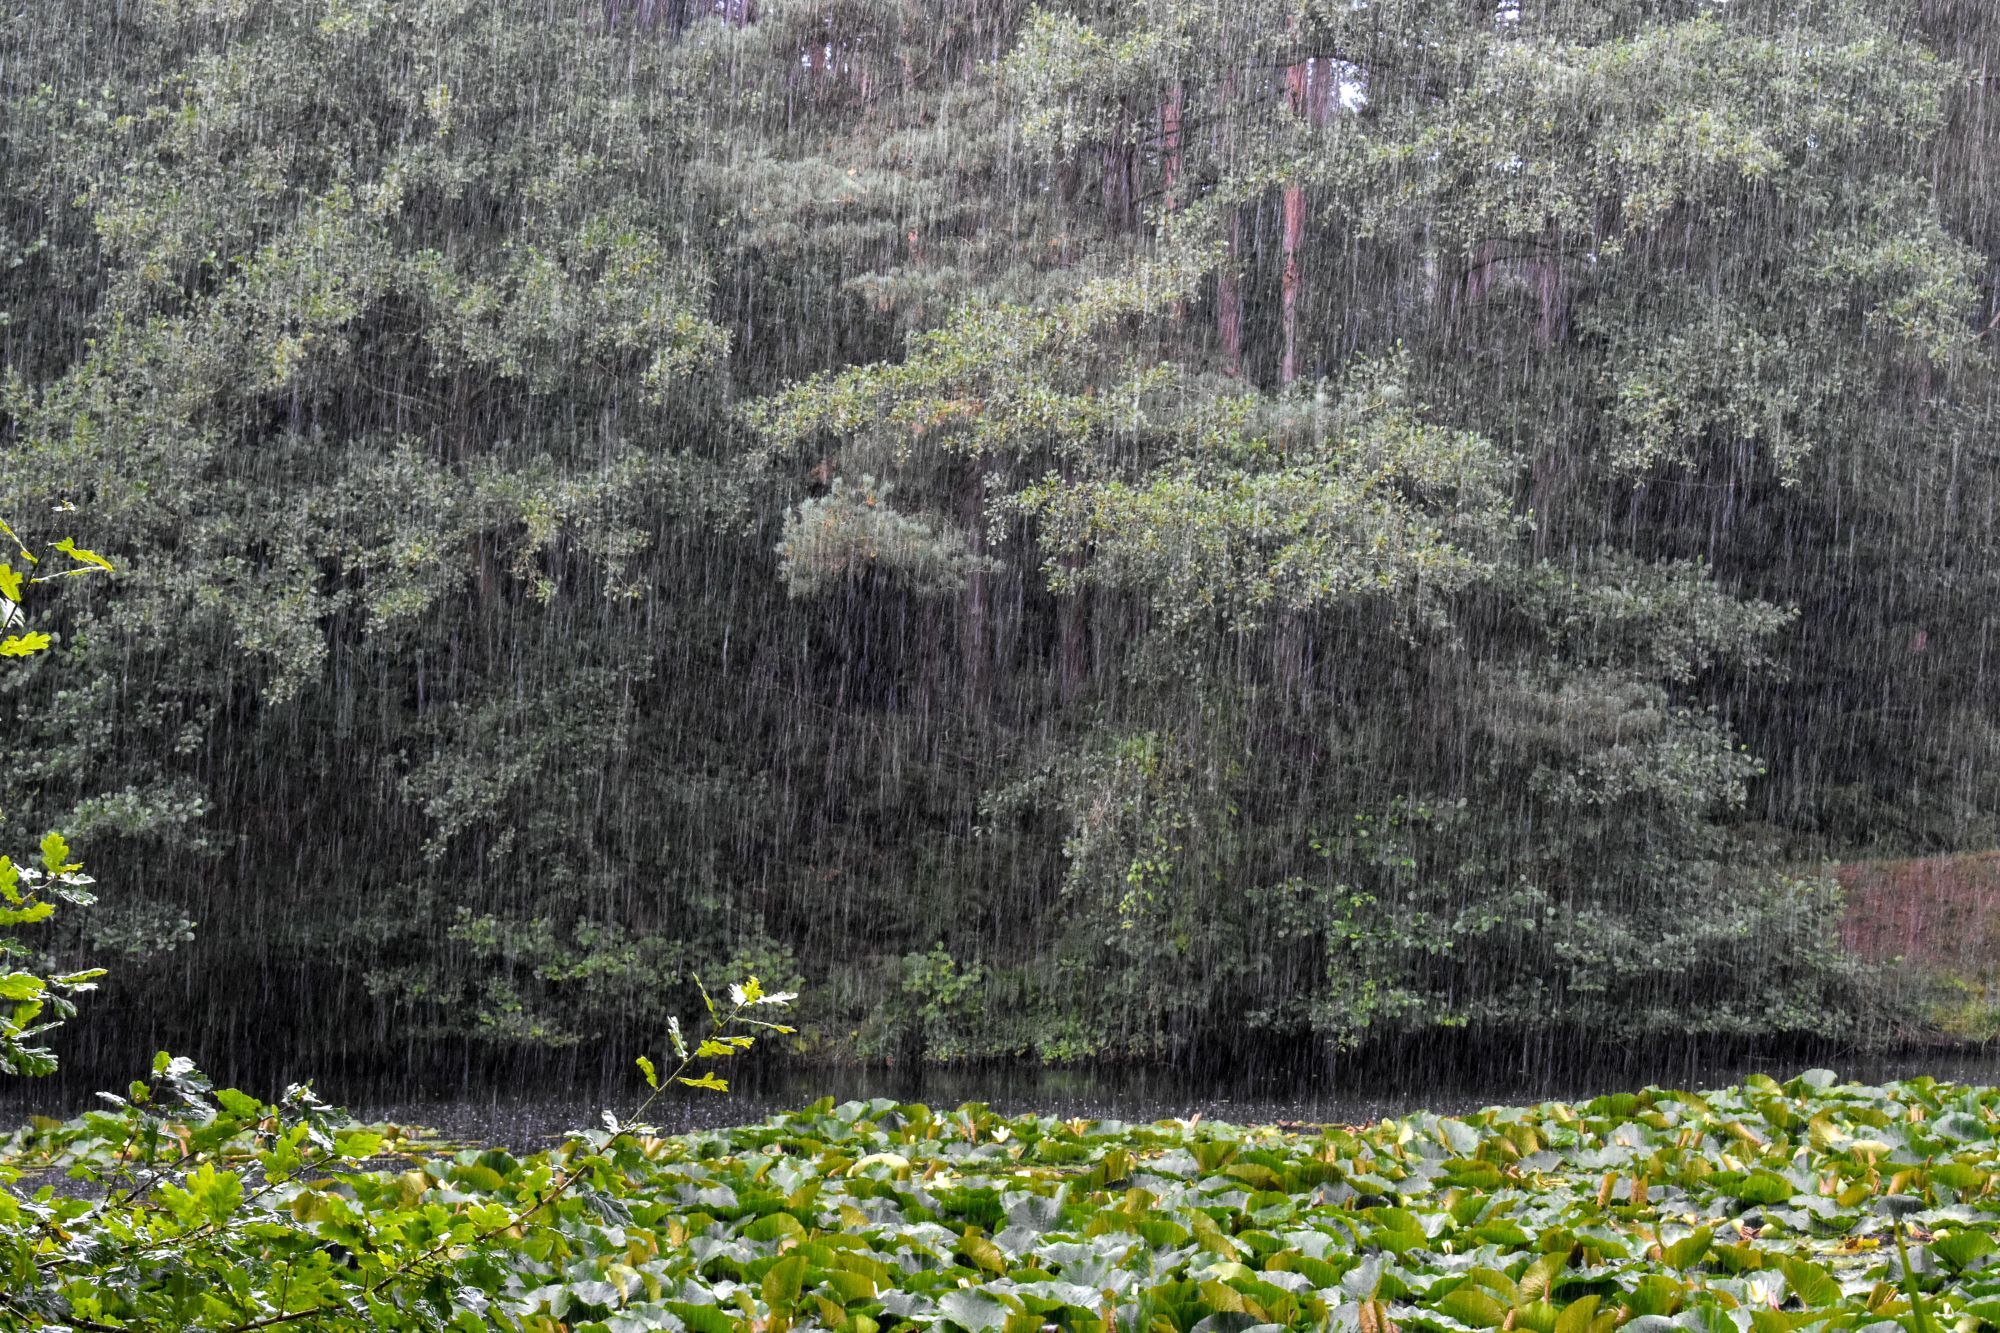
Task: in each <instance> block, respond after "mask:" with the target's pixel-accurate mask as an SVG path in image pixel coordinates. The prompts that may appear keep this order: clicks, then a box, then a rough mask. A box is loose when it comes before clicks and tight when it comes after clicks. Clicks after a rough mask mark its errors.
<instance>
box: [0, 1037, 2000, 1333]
mask: <svg viewBox="0 0 2000 1333" xmlns="http://www.w3.org/2000/svg"><path fill="white" fill-rule="evenodd" d="M132 1093H133V1095H132V1096H131V1097H130V1098H122V1099H115V1100H114V1102H113V1105H112V1106H111V1108H110V1109H107V1110H101V1111H97V1112H92V1113H91V1114H89V1115H86V1116H84V1117H82V1118H81V1119H79V1120H75V1121H71V1122H69V1123H67V1124H56V1123H53V1122H45V1123H43V1124H40V1125H38V1126H36V1127H34V1128H31V1129H27V1130H23V1131H20V1132H18V1133H16V1134H15V1135H13V1136H12V1138H11V1139H10V1140H8V1141H6V1143H5V1145H4V1147H0V1168H4V1169H5V1170H6V1171H7V1172H8V1173H9V1174H10V1175H14V1176H15V1177H16V1178H21V1179H47V1178H48V1177H49V1176H50V1175H51V1174H52V1173H55V1172H58V1171H68V1172H70V1173H71V1174H73V1175H74V1176H76V1177H78V1178H80V1179H82V1180H84V1181H90V1182H96V1183H99V1184H102V1185H105V1186H108V1187H109V1188H110V1189H111V1190H112V1191H113V1193H112V1194H111V1195H110V1196H109V1197H107V1198H100V1199H95V1200H93V1199H85V1198H79V1197H76V1196H74V1195H72V1194H67V1193H64V1192H60V1191H57V1190H53V1189H50V1188H47V1187H44V1188H42V1189H40V1190H38V1191H37V1192H36V1193H35V1194H34V1196H33V1197H32V1198H29V1199H26V1200H18V1201H17V1200H16V1196H14V1195H12V1194H0V1199H4V1200H6V1201H8V1204H9V1205H10V1207H9V1210H8V1211H7V1212H6V1213H5V1214H0V1237H4V1241H5V1244H6V1245H7V1247H8V1248H7V1251H6V1260H7V1262H8V1263H9V1264H10V1265H12V1267H10V1269H9V1270H8V1271H9V1272H10V1274H12V1275H14V1276H16V1277H25V1278H26V1280H25V1281H17V1282H14V1283H11V1284H10V1285H9V1286H8V1287H7V1288H5V1294H4V1295H0V1310H4V1311H5V1312H6V1316H7V1317H9V1318H11V1320H12V1321H13V1323H14V1325H15V1326H25V1327H36V1326H38V1325H41V1324H43V1323H47V1324H57V1323H63V1324H67V1325H68V1326H71V1327H76V1326H81V1325H82V1324H83V1322H84V1321H89V1322H91V1323H95V1324H97V1325H99V1326H101V1327H109V1328H138V1327H159V1326H168V1327H174V1328H179V1329H205V1330H239V1331H243V1333H247V1330H248V1329H249V1328H251V1327H253V1326H257V1327H282V1326H285V1325H291V1324H300V1325H305V1326H309V1327H319V1328H328V1329H357V1330H358V1329H374V1328H382V1329H439V1330H442V1329H458V1328H468V1329H469V1328H475V1327H476V1328H495V1327H497V1328H505V1329H537V1328H546V1327H551V1326H554V1325H555V1324H557V1323H561V1324H566V1325H567V1326H568V1327H570V1328H573V1329H577V1330H617V1329H646V1328H666V1329H673V1328H691V1329H696V1330H712V1331H713V1333H737V1331H741V1330H749V1329H753V1328H762V1329H790V1328H803V1327H808V1326H810V1327H826V1328H833V1329H840V1330H847V1331H848V1333H868V1330H871V1329H878V1328H882V1327H887V1326H889V1325H891V1324H909V1325H913V1326H926V1325H928V1326H935V1327H938V1328H941V1329H951V1330H962V1331H963V1333H985V1331H987V1330H993V1331H995V1333H1005V1331H1006V1330H1009V1329H1014V1330H1026V1329H1028V1328H1030V1327H1031V1324H1030V1321H1033V1323H1032V1327H1036V1328H1041V1327H1047V1326H1049V1325H1055V1326H1057V1327H1060V1328H1063V1329H1066V1330H1071V1331H1072V1333H1114V1330H1118V1329H1125V1328H1131V1327H1135V1326H1136V1327H1142V1328H1172V1329H1176V1330H1192V1329H1195V1328H1200V1327H1204V1326H1205V1327H1206V1328H1208V1329H1214V1328H1218V1327H1233V1326H1240V1327H1252V1326H1257V1325H1261V1326H1265V1327H1270V1328H1286V1329H1308V1328H1317V1327H1324V1326H1327V1325H1328V1324H1340V1325H1344V1326H1349V1327H1358V1328H1361V1329H1364V1330H1368V1329H1372V1330H1376V1331H1377V1333H1383V1331H1386V1330H1389V1329H1395V1328H1409V1329H1423V1330H1427V1331H1428V1333H1464V1331H1465V1330H1471V1329H1496V1328H1510V1329H1529V1330H1536V1333H1610V1330H1612V1329H1617V1328H1625V1327H1629V1326H1633V1325H1637V1326H1638V1328H1639V1329H1640V1330H1646V1329H1652V1328H1667V1327H1700V1328H1722V1327H1736V1326H1739V1325H1740V1326H1747V1327H1751V1328H1754V1329H1756V1330H1760V1333H1779V1330H1783V1329H1788V1328H1794V1327H1805V1326H1823V1327H1827V1328H1831V1329H1840V1330H1850V1329H1859V1328H1864V1327H1869V1326H1871V1325H1879V1326H1881V1327H1885V1328H1886V1327H1893V1326H1896V1325H1905V1326H1907V1327H1908V1328H1910V1329H1912V1330H1914V1333H1935V1330H1937V1329H1940V1328H1953V1327H1957V1328H1965V1329H1977V1328H1982V1327H1987V1326H1991V1325H1993V1324H1994V1322H1995V1317H1996V1315H2000V1305H1996V1304H1995V1297H1994V1293H1993V1291H1992V1290H1991V1287H1992V1281H1993V1277H1992V1274H1993V1264H1992V1256H1993V1255H1994V1254H1995V1253H1996V1245H1995V1240H1994V1235H1993V1233H1994V1230H1995V1226H1996V1217H1995V1210H1994V1209H1993V1207H1992V1206H1991V1194H1992V1185H1993V1180H1994V1165H1995V1163H1994V1154H1995V1149H1996V1147H2000V1138H1996V1134H1995V1131H1994V1120H1995V1111H1996V1109H2000V1100H1996V1099H2000V1091H1996V1090H1995V1089H1992V1088H1978V1087H1963V1086H1958V1085H1953V1084H1942V1083H1936V1082H1933V1081H1931V1080H1928V1079H1918V1080H1912V1081H1910V1082H1906V1083H1895V1084H1890V1085H1888V1086H1885V1087H1861V1086H1856V1085H1853V1084H1843V1083H1840V1082H1839V1081H1838V1080H1836V1079H1835V1078H1834V1076H1833V1075H1831V1074H1829V1073H1827V1072H1826V1071H1824V1070H1814V1071H1809V1072H1808V1073H1806V1074H1803V1075H1801V1076H1799V1077H1798V1078H1795V1079H1792V1080H1790V1081H1789V1082H1786V1083H1783V1084H1780V1083H1777V1082H1775V1081H1774V1080H1771V1079H1769V1078H1764V1077H1761V1076H1760V1077H1757V1078H1753V1079H1751V1080H1750V1081H1749V1082H1747V1083H1746V1084H1744V1085H1743V1086H1740V1087H1735V1088H1726V1089H1721V1090H1718V1091H1713V1092H1705V1093H1693V1092H1682V1091H1670V1090H1665V1089H1660V1088H1649V1089H1646V1090H1645V1091H1643V1092H1639V1093H1616V1094H1610V1095H1606V1096H1602V1097H1598V1098H1595V1099H1593V1100H1590V1101H1587V1102H1582V1103H1577V1104H1566V1103H1559V1102H1548V1103H1543V1104H1541V1105H1538V1106H1528V1107H1499V1108H1493V1109H1489V1110H1485V1111H1480V1112H1477V1113H1474V1114H1470V1115H1464V1116H1439V1115H1434V1114H1429V1113H1418V1114H1414V1115H1409V1116H1405V1117H1402V1118H1398V1119H1384V1120H1382V1121H1380V1122H1378V1123H1376V1124H1373V1125H1368V1126H1342V1125H1326V1126H1316V1127H1309V1128H1303V1129H1301V1128H1296V1127H1295V1128H1291V1129H1280V1128H1277V1127H1272V1126H1235V1125H1229V1124H1222V1123H1216V1122H1211V1121H1192V1122H1191V1121H1182V1120H1166V1121H1160V1122H1158V1123H1155V1124H1152V1125H1127V1124H1123V1123H1120V1122H1117V1121H1090V1120H1058V1119H1055V1118H1053V1117H1049V1116H1034V1115H1024V1116H1014V1117H1009V1116H1003V1115H1000V1114H998V1113H996V1112H994V1111H993V1110H992V1109H991V1108H989V1107H986V1106H981V1105H977V1104H974V1105H967V1106H961V1107H959V1108H957V1109H956V1110H952V1111H943V1110H934V1109H932V1108H930V1107H927V1106H923V1105H918V1104H903V1105H898V1104H896V1103H894V1102H892V1101H889V1100H887V1099H877V1100H874V1101H870V1102H847V1103H844V1104H841V1105H835V1104H834V1103H833V1102H832V1100H831V1099H826V1100H823V1101H821V1102H819V1103H817V1104H815V1105H813V1106H811V1107H808V1108H806V1109H805V1110H802V1111H799V1112H795V1113H791V1114H785V1115H779V1116H775V1117H773V1118H772V1119H770V1120H768V1121H766V1122H765V1123H762V1124H757V1125H748V1126H744V1127H741V1128H736V1129H728V1130H721V1131H714V1132H707V1133H696V1134H688V1135H683V1136H678V1137H674V1138H661V1137H658V1136H657V1135H655V1134H653V1133H652V1132H651V1131H649V1130H646V1129H645V1128H643V1127H640V1126H633V1125H622V1126H621V1125H618V1124H615V1123H613V1124H608V1125H607V1127H606V1128H604V1129H601V1130H591V1131H588V1132H582V1133H577V1134H573V1135H571V1136H570V1137H569V1139H568V1140H567V1141H566V1142H565V1143H564V1144H563V1145H562V1146H561V1147H559V1148H557V1149H555V1150H554V1151H553V1152H549V1153H543V1154H537V1155H534V1156H531V1157H515V1156H513V1155H512V1154H509V1153H505V1152H500V1151H496V1150H486V1151H481V1150H480V1149H478V1148H476V1147H471V1148H460V1149H457V1150H454V1149H453V1148H451V1147H450V1146H448V1145H441V1144H437V1143H436V1142H434V1141H430V1140H426V1139H425V1138H423V1137H422V1136H421V1135H420V1134H418V1133H414V1132H412V1131H409V1130H407V1129H404V1128H401V1127H398V1126H388V1125H377V1126H364V1125H357V1124H354V1123H352V1122H351V1121H347V1120H345V1119H344V1118H342V1117H340V1116H339V1115H338V1114H337V1113H335V1112H332V1111H330V1110H329V1109H328V1108H326V1107H324V1106H322V1105H321V1104H319V1103H318V1102H317V1101H316V1100H315V1099H314V1098H313V1097H312V1095H311V1093H310V1091H308V1090H306V1089H293V1090H291V1091H290V1092H289V1093H287V1095H286V1096H285V1097H284V1098H282V1099H280V1101H279V1102H278V1103H276V1104H273V1105H266V1104H263V1103H260V1102H259V1101H257V1100H256V1099H255V1098H252V1097H248V1096H245V1095H244V1094H242V1093H240V1092H235V1091H231V1090H223V1091H219V1092H216V1091H211V1090H210V1089H209V1088H208V1087H207V1085H206V1082H205V1081H204V1080H202V1079H201V1078H200V1076H199V1075H198V1074H196V1073H195V1072H194V1071H193V1070H192V1069H190V1068H188V1067H186V1066H185V1065H184V1064H175V1063H174V1062H170V1061H166V1060H164V1059H162V1061H160V1062H159V1064H158V1065H157V1067H156V1068H155V1070H154V1072H153V1075H152V1077H151V1078H150V1079H148V1080H147V1081H145V1082H142V1083H139V1084H136V1085H135V1086H134V1088H133V1090H132ZM65 1237H67V1239H66V1240H65V1239H64V1238H65ZM1650 1319H1658V1320H1660V1321H1661V1322H1660V1323H1658V1324H1653V1323H1647V1322H1642V1321H1646V1320H1650Z"/></svg>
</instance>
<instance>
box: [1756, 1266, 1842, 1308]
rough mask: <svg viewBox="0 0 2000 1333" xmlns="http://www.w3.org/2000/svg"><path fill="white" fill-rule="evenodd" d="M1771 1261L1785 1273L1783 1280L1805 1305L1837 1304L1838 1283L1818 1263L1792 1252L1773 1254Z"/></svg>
mask: <svg viewBox="0 0 2000 1333" xmlns="http://www.w3.org/2000/svg"><path fill="white" fill-rule="evenodd" d="M1772 1261H1773V1262H1774V1263H1775V1264H1776V1265H1777V1268H1778V1271H1780V1272H1781V1273H1783V1274H1784V1275H1785V1282H1786V1283H1787V1284H1788V1285H1789V1286H1790V1287H1791V1289H1792V1292H1793V1294H1794V1295H1796V1296H1797V1297H1798V1298H1799V1300H1800V1302H1801V1303H1803V1304H1804V1305H1806V1306H1807V1307H1809V1308H1811V1309H1820V1308H1822V1307H1825V1306H1829V1305H1837V1304H1839V1302H1840V1283H1838V1282H1836V1281H1835V1280H1834V1278H1833V1275H1832V1274H1831V1273H1829V1272H1827V1271H1826V1270H1825V1269H1824V1268H1821V1267H1820V1266H1819V1265H1818V1264H1816V1263H1813V1262H1812V1261H1811V1260H1809V1259H1801V1258H1799V1257H1798V1256H1797V1255H1792V1254H1778V1255H1773V1256H1772Z"/></svg>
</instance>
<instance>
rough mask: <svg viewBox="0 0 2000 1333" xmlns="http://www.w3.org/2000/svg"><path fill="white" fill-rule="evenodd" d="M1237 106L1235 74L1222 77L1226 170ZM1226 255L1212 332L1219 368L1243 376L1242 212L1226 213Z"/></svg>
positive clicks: (1219, 120)
mask: <svg viewBox="0 0 2000 1333" xmlns="http://www.w3.org/2000/svg"><path fill="white" fill-rule="evenodd" d="M1235 107H1236V75H1235V73H1234V72H1233V71H1232V72H1231V73H1228V74H1225V75H1223V76H1222V91H1221V103H1220V105H1219V106H1218V107H1217V108H1216V117H1215V123H1216V126H1217V133H1218V134H1219V135H1220V138H1219V140H1218V141H1217V143H1216V146H1215V147H1216V156H1217V157H1219V158H1221V159H1222V163H1223V168H1224V170H1225V171H1227V170H1228V168H1229V166H1230V165H1231V164H1232V163H1233V160H1234V158H1235V156H1236V135H1235V133H1234V132H1233V131H1232V129H1231V128H1230V127H1231V124H1232V117H1233V116H1234V115H1235ZM1227 245H1228V253H1227V254H1225V255H1224V256H1223V260H1222V268H1221V269H1220V270H1219V271H1218V272H1217V273H1216V275H1215V332H1216V337H1217V338H1218V339H1219V340H1220V341H1221V343H1222V368H1223V370H1224V371H1225V372H1227V373H1228V374H1230V375H1235V376H1239V377H1240V376H1241V375H1242V374H1243V289H1242V286H1241V281H1242V280H1241V277H1240V265H1241V263H1242V257H1243V210H1241V209H1237V208H1232V209H1230V210H1229V235H1228V237H1227Z"/></svg>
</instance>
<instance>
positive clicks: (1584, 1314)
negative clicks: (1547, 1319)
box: [1556, 1295, 1602, 1333]
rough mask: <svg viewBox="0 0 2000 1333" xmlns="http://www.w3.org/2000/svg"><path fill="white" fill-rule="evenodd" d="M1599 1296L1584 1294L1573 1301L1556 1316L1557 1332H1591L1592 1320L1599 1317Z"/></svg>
mask: <svg viewBox="0 0 2000 1333" xmlns="http://www.w3.org/2000/svg"><path fill="white" fill-rule="evenodd" d="M1601 1299H1602V1298H1601V1297H1599V1296H1595V1295H1591V1296H1583V1297H1579V1298H1578V1299H1576V1300H1573V1301H1571V1302H1570V1303H1569V1304H1568V1305H1565V1306H1564V1307H1563V1308H1562V1313H1561V1314H1559V1315H1557V1316H1556V1333H1590V1321H1591V1320H1593V1319H1595V1318H1596V1317H1597V1303H1598V1301H1599V1300H1601Z"/></svg>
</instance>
